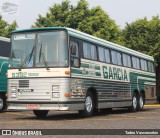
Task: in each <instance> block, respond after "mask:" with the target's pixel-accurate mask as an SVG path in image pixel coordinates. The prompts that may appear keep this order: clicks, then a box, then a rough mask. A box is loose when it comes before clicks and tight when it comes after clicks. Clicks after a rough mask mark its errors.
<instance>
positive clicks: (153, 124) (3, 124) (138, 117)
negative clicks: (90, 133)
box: [0, 105, 160, 137]
mask: <svg viewBox="0 0 160 138" xmlns="http://www.w3.org/2000/svg"><path fill="white" fill-rule="evenodd" d="M0 128H1V129H160V105H157V106H145V108H144V111H141V112H136V113H130V112H128V110H126V109H122V108H121V109H114V110H113V111H112V112H110V113H99V114H98V115H96V116H93V117H90V118H80V117H79V115H78V113H77V112H66V111H65V112H64V111H63V112H59V111H56V112H55V111H50V112H49V114H48V115H47V117H46V118H45V119H43V120H40V119H37V118H36V117H35V116H34V114H33V113H32V112H31V111H21V112H19V111H16V112H15V111H9V112H4V113H1V114H0ZM144 137H145V136H144Z"/></svg>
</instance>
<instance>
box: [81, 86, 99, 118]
mask: <svg viewBox="0 0 160 138" xmlns="http://www.w3.org/2000/svg"><path fill="white" fill-rule="evenodd" d="M97 107H98V99H97V91H96V89H95V88H93V87H90V88H89V89H88V90H87V92H86V96H85V103H84V110H80V111H79V114H80V116H81V117H90V116H92V115H93V114H94V113H95V112H96V110H97Z"/></svg>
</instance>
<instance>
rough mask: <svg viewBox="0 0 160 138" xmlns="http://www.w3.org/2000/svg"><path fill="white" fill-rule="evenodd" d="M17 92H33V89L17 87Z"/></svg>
mask: <svg viewBox="0 0 160 138" xmlns="http://www.w3.org/2000/svg"><path fill="white" fill-rule="evenodd" d="M18 92H21V93H24V92H33V89H18Z"/></svg>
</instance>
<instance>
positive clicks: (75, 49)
mask: <svg viewBox="0 0 160 138" xmlns="http://www.w3.org/2000/svg"><path fill="white" fill-rule="evenodd" d="M70 48H71V67H77V68H78V67H79V66H80V59H79V45H78V43H77V42H74V41H70Z"/></svg>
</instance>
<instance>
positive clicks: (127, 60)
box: [122, 54, 131, 68]
mask: <svg viewBox="0 0 160 138" xmlns="http://www.w3.org/2000/svg"><path fill="white" fill-rule="evenodd" d="M122 58H123V66H125V67H129V68H130V67H131V57H130V56H129V55H127V54H122Z"/></svg>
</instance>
